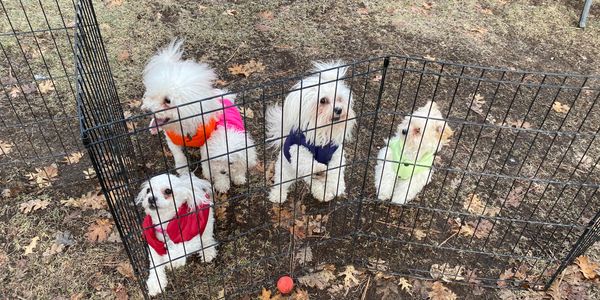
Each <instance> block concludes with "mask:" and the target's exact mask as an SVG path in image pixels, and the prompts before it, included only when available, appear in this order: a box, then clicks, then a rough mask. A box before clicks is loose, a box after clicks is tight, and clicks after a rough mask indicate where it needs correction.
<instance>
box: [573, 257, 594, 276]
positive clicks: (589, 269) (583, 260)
mask: <svg viewBox="0 0 600 300" xmlns="http://www.w3.org/2000/svg"><path fill="white" fill-rule="evenodd" d="M575 263H576V264H577V265H578V266H579V270H580V271H581V274H583V277H585V278H586V279H594V278H596V277H598V271H599V267H600V266H599V265H598V264H597V263H595V262H593V261H591V260H590V259H589V258H588V257H587V256H584V255H582V256H579V257H577V259H576V260H575Z"/></svg>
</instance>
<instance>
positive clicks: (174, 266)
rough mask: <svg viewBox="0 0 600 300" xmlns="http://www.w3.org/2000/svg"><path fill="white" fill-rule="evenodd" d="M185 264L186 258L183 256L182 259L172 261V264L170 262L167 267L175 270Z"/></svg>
mask: <svg viewBox="0 0 600 300" xmlns="http://www.w3.org/2000/svg"><path fill="white" fill-rule="evenodd" d="M185 262H186V258H185V256H184V257H182V258H178V259H175V260H173V261H172V262H170V263H169V264H167V266H169V267H170V268H171V269H172V270H174V269H177V268H181V267H183V266H185Z"/></svg>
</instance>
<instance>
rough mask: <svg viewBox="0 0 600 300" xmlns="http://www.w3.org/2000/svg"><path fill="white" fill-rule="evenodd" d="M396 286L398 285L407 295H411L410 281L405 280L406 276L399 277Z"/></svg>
mask: <svg viewBox="0 0 600 300" xmlns="http://www.w3.org/2000/svg"><path fill="white" fill-rule="evenodd" d="M398 286H400V289H401V290H403V291H405V292H407V293H408V294H409V295H412V288H413V286H412V284H410V282H408V280H406V278H404V277H400V279H399V280H398Z"/></svg>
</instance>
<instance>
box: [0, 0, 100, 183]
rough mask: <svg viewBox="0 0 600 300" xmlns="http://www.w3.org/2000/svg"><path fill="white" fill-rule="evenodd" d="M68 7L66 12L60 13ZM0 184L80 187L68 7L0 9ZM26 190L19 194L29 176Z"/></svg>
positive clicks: (12, 4)
mask: <svg viewBox="0 0 600 300" xmlns="http://www.w3.org/2000/svg"><path fill="white" fill-rule="evenodd" d="M65 4H66V5H65ZM0 14H1V17H0V65H1V69H2V71H1V74H0V85H1V86H2V90H3V91H2V94H1V96H0V97H2V100H1V101H0V137H1V138H0V142H1V143H2V147H1V151H0V164H1V165H2V168H0V177H2V185H3V187H4V188H10V189H13V188H14V189H16V190H22V189H25V190H27V189H29V188H40V187H43V188H47V187H49V186H54V187H59V186H60V187H65V186H72V185H73V184H75V183H81V182H82V181H84V180H85V176H84V175H83V174H82V171H83V170H85V169H86V168H89V167H91V165H90V164H89V162H88V161H87V159H86V158H83V159H82V160H81V163H79V164H75V163H76V162H79V160H80V159H81V157H80V156H79V154H81V153H83V151H84V149H83V145H82V143H81V139H80V133H79V126H78V119H77V113H76V109H75V93H76V92H75V89H76V87H75V81H74V76H75V72H74V68H73V51H74V30H75V23H74V19H75V7H74V6H73V4H72V2H68V3H66V2H62V1H61V2H60V3H59V1H39V2H38V1H1V2H0ZM28 175H29V177H30V178H28V180H30V181H31V184H28V185H26V186H22V185H21V184H20V182H23V180H22V179H23V178H25V177H26V176H28Z"/></svg>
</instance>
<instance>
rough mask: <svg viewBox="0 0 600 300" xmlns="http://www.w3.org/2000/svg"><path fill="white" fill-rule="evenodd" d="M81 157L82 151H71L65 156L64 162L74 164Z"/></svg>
mask: <svg viewBox="0 0 600 300" xmlns="http://www.w3.org/2000/svg"><path fill="white" fill-rule="evenodd" d="M82 157H83V152H80V151H77V152H73V153H71V154H69V155H67V156H65V159H64V162H65V163H67V165H72V164H76V163H78V162H79V161H80V160H81V158H82Z"/></svg>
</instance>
